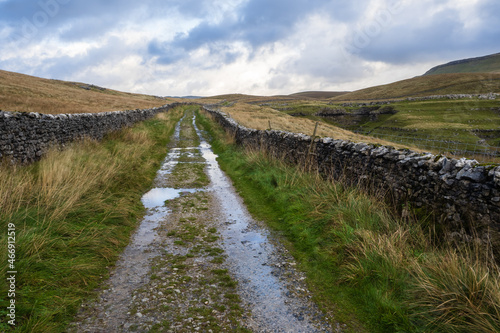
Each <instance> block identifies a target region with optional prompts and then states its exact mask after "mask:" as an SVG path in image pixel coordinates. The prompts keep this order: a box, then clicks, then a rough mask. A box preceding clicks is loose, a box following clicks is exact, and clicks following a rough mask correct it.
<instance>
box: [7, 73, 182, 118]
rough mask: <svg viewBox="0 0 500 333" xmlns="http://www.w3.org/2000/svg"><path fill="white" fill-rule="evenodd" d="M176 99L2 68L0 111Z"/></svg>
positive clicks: (88, 108)
mask: <svg viewBox="0 0 500 333" xmlns="http://www.w3.org/2000/svg"><path fill="white" fill-rule="evenodd" d="M82 87H86V88H87V89H90V90H87V89H84V88H82ZM173 101H175V100H174V99H168V100H165V99H162V98H158V97H155V96H149V95H141V94H131V93H125V92H119V91H116V90H111V89H104V90H102V89H99V88H98V87H95V86H92V85H88V84H85V83H76V82H65V81H59V80H48V79H43V78H38V77H33V76H29V75H24V74H18V73H13V72H7V71H3V70H0V110H3V111H21V112H40V113H49V114H59V113H95V112H104V111H118V110H130V109H146V108H151V107H158V106H161V105H164V104H167V103H171V102H173Z"/></svg>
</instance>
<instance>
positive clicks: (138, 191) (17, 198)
mask: <svg viewBox="0 0 500 333" xmlns="http://www.w3.org/2000/svg"><path fill="white" fill-rule="evenodd" d="M182 112H183V108H177V109H173V110H170V111H169V112H168V113H164V114H159V115H158V116H156V117H155V118H154V119H151V120H147V121H145V122H142V123H140V124H138V125H136V126H134V127H133V128H128V129H124V130H121V131H118V132H115V133H112V134H109V135H108V136H107V137H106V138H105V139H104V140H103V141H102V142H95V141H84V142H78V143H73V144H71V145H70V146H69V147H67V148H66V149H64V150H63V151H58V150H53V151H51V152H49V153H48V154H47V155H46V156H45V157H44V158H43V159H42V160H41V161H39V162H37V163H35V164H33V165H30V166H18V167H11V166H6V165H3V166H2V167H1V168H0V206H1V207H2V209H1V212H0V225H1V230H2V234H1V235H0V248H1V249H2V250H1V251H0V253H1V254H0V260H1V262H2V263H4V264H2V265H1V273H2V274H1V276H2V277H4V276H5V275H6V267H7V265H6V263H7V251H5V250H4V249H7V237H6V236H7V225H8V224H9V223H13V224H15V229H16V242H15V246H16V253H15V254H16V262H15V269H16V271H17V272H18V273H17V276H16V297H15V300H16V326H15V327H12V326H11V325H8V324H7V319H9V318H8V317H7V316H6V309H7V301H8V299H7V288H6V287H7V285H6V280H5V279H4V278H2V282H1V284H0V304H1V305H0V316H1V319H0V331H10V330H12V331H16V332H62V331H64V329H65V327H66V325H67V324H68V323H69V322H70V321H71V320H72V318H73V316H74V315H75V313H76V311H77V310H78V307H79V306H80V304H81V301H82V299H84V298H88V297H91V296H92V295H93V293H92V291H93V290H94V289H95V288H96V287H97V286H98V284H99V283H100V282H101V281H103V279H104V278H106V276H107V275H108V274H109V270H108V268H109V267H110V266H112V265H113V264H114V262H115V261H116V259H117V258H118V254H119V253H120V252H121V250H122V249H123V248H124V246H125V245H127V243H128V241H129V238H130V235H131V233H132V231H133V230H134V228H135V226H136V225H137V222H138V221H139V219H140V217H141V216H142V214H143V211H144V207H143V206H142V205H141V202H140V197H141V195H142V193H144V192H145V191H146V190H147V188H148V187H149V186H151V182H152V180H153V178H154V176H155V174H156V170H157V169H158V168H159V165H160V162H161V161H162V159H163V158H164V156H165V154H166V148H165V147H166V144H167V142H168V141H169V139H170V137H171V136H172V133H173V130H174V128H175V124H176V122H177V121H178V119H180V117H181V116H182Z"/></svg>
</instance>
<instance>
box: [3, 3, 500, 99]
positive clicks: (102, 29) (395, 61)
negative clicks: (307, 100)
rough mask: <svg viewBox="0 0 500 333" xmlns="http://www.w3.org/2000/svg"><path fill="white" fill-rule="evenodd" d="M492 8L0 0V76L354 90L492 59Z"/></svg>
mask: <svg viewBox="0 0 500 333" xmlns="http://www.w3.org/2000/svg"><path fill="white" fill-rule="evenodd" d="M499 15H500V3H499V2H498V1H497V0H420V1H416V0H288V1H286V0H273V1H269V0H210V1H209V0H144V1H140V2H138V1H136V0H134V1H132V0H108V1H101V0H87V1H77V0H36V1H33V0H0V42H1V43H2V53H0V68H2V69H7V70H13V71H19V72H23V73H27V74H34V75H39V76H44V77H50V78H60V79H67V80H80V81H85V82H89V83H94V84H98V85H102V86H108V87H110V88H117V89H124V90H127V91H137V92H142V93H153V94H157V95H189V94H196V95H210V94H218V93H223V92H224V93H228V92H235V91H238V92H243V93H259V94H279V93H286V92H294V91H297V90H313V89H328V90H338V89H341V90H352V89H354V88H355V87H356V88H359V87H362V86H367V85H374V84H381V83H388V82H390V81H394V80H397V79H402V78H405V77H408V76H415V75H419V74H422V73H423V72H424V71H425V70H426V69H428V68H426V67H429V68H430V67H431V66H434V65H437V64H439V63H443V62H446V61H450V60H455V59H460V58H465V57H470V56H480V55H484V54H488V53H494V52H499V51H500V50H498V49H496V48H497V45H498V40H500V26H499V25H498V24H497V21H498V17H499Z"/></svg>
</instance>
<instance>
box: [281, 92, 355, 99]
mask: <svg viewBox="0 0 500 333" xmlns="http://www.w3.org/2000/svg"><path fill="white" fill-rule="evenodd" d="M347 93H349V92H348V91H304V92H299V93H295V94H291V95H290V96H293V97H300V98H313V99H328V98H333V97H337V96H340V95H344V94H347Z"/></svg>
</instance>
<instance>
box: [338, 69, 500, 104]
mask: <svg viewBox="0 0 500 333" xmlns="http://www.w3.org/2000/svg"><path fill="white" fill-rule="evenodd" d="M490 92H493V93H500V74H494V73H491V74H488V73H467V74H463V73H456V74H436V75H426V76H418V77H415V78H412V79H407V80H402V81H398V82H394V83H390V84H385V85H381V86H375V87H371V88H366V89H361V90H357V91H354V92H352V93H348V94H343V95H340V96H338V97H334V98H332V99H331V100H333V101H354V100H387V99H398V98H406V97H419V96H430V95H447V94H486V93H490Z"/></svg>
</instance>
